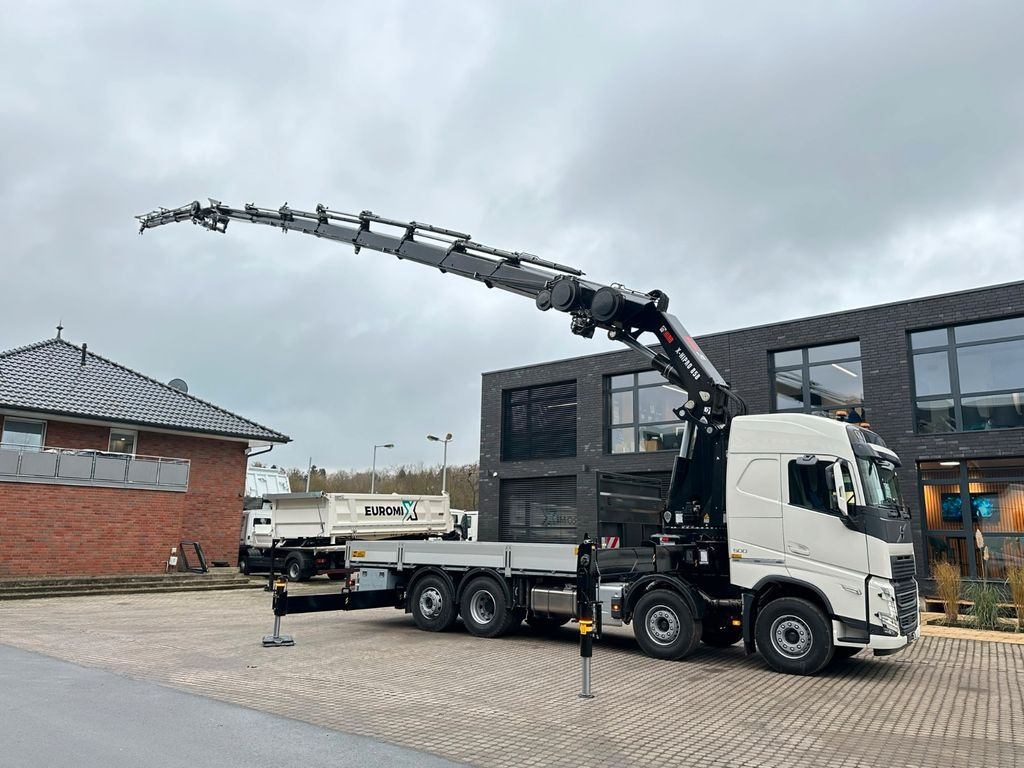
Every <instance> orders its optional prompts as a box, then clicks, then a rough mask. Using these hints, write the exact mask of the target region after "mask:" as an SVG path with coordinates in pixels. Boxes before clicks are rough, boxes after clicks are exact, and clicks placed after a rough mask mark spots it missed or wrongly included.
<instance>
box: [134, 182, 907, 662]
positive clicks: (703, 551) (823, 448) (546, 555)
mask: <svg viewBox="0 0 1024 768" xmlns="http://www.w3.org/2000/svg"><path fill="white" fill-rule="evenodd" d="M138 219H139V221H140V225H141V226H140V231H141V232H144V231H145V230H146V229H150V228H153V227H157V226H160V225H162V224H169V223H173V222H181V221H190V222H192V223H194V224H198V225H200V226H202V227H205V228H206V229H209V230H212V231H214V232H220V233H223V232H225V231H226V230H227V227H228V224H229V223H230V222H232V221H240V222H247V223H252V224H265V225H268V226H272V227H276V228H279V229H282V230H284V231H286V232H288V231H295V232H301V233H305V234H309V235H313V236H314V237H321V238H327V239H329V240H335V241H338V242H342V243H346V244H348V245H350V246H353V247H354V249H355V251H356V253H358V252H359V251H360V250H361V249H364V248H365V249H368V250H372V251H378V252H381V253H386V254H391V255H393V256H396V257H397V258H399V259H402V260H406V261H411V262H417V263H420V264H424V265H427V266H431V267H434V268H436V269H439V270H440V271H441V272H444V273H448V274H453V275H457V276H460V277H464V278H469V279H471V280H475V281H477V282H480V283H483V284H484V285H485V286H487V287H488V288H499V289H502V290H505V291H509V292H512V293H515V294H518V295H521V296H524V297H527V298H530V299H532V300H533V301H534V302H535V304H536V306H537V308H538V309H540V310H543V311H548V310H552V309H554V310H556V311H558V312H563V313H566V314H568V315H569V316H570V330H571V331H572V332H573V333H575V334H577V335H580V336H584V337H591V336H593V334H594V332H595V331H596V330H597V329H601V330H603V331H606V332H607V334H608V336H609V338H611V339H614V340H616V341H620V342H622V343H624V344H625V345H627V346H628V347H630V348H631V349H633V350H635V351H636V352H637V353H638V354H640V355H642V356H643V357H644V358H646V360H647V361H648V363H649V364H650V366H651V367H652V368H653V369H654V370H656V371H658V372H659V373H660V374H661V375H662V376H664V377H665V379H666V380H667V381H668V382H669V383H670V384H671V385H674V386H675V387H678V388H679V389H680V390H681V391H682V394H681V396H680V400H681V402H680V404H679V407H678V408H676V409H674V411H675V414H676V415H677V417H678V418H679V419H680V420H681V421H682V422H683V428H682V436H681V447H680V450H679V454H678V456H677V457H676V459H675V463H674V466H673V471H672V478H671V481H670V485H669V491H668V498H667V503H666V506H665V509H664V513H663V516H662V520H663V525H662V533H661V534H660V535H658V536H655V537H654V538H653V540H651V541H650V542H646V543H645V546H640V547H633V548H624V549H596V550H595V551H594V553H593V554H594V557H593V558H592V559H590V560H589V563H590V566H589V575H588V574H587V573H584V571H586V570H588V569H587V568H582V567H581V563H580V562H579V561H580V560H587V559H588V558H589V557H590V555H589V553H590V549H591V547H590V543H589V542H587V543H585V544H584V545H583V546H581V547H578V548H577V547H573V546H572V545H563V544H530V543H505V542H469V541H397V542H396V541H350V542H348V543H347V545H346V552H345V566H346V568H347V569H348V570H349V572H350V574H351V578H350V580H349V582H348V586H346V587H344V588H343V589H342V591H341V592H340V593H338V594H336V595H328V596H324V595H317V596H308V597H305V598H304V597H292V598H286V599H285V602H286V604H287V611H288V612H290V613H297V612H304V611H312V610H327V609H347V610H352V609H357V608H369V607H382V606H394V607H396V608H399V609H402V610H405V611H407V612H409V613H411V614H412V617H413V620H414V621H415V623H416V624H417V626H419V627H420V628H421V629H425V630H429V631H442V630H446V629H449V628H451V627H452V626H453V625H454V623H455V622H456V620H457V618H458V617H459V616H460V615H461V617H462V620H463V623H464V624H465V626H466V628H467V629H468V631H469V632H470V633H472V634H474V635H477V636H482V637H496V636H498V635H502V634H505V633H507V632H509V631H511V630H512V629H513V628H515V627H517V626H518V625H519V624H521V623H522V621H523V620H526V621H527V622H529V623H530V624H531V625H533V626H537V627H552V626H559V625H561V624H564V623H566V622H567V621H569V620H571V619H582V620H583V621H582V622H581V623H587V622H589V615H588V616H587V618H586V619H584V616H583V614H588V612H589V610H590V608H591V607H592V606H593V605H599V606H600V609H599V611H598V614H597V616H596V619H597V627H598V628H600V626H601V625H602V624H610V625H622V624H632V626H633V631H634V634H635V636H636V639H637V642H638V644H639V645H640V647H641V649H643V651H644V652H645V653H647V654H648V655H650V656H653V657H656V658H662V659H680V658H683V657H685V656H687V655H689V654H690V653H692V652H693V651H694V650H695V649H696V647H697V646H698V645H699V644H700V643H701V642H702V641H703V642H704V643H705V644H707V645H711V646H727V645H732V644H734V643H736V642H739V641H740V640H742V641H743V643H744V646H745V648H746V650H747V651H748V652H750V653H752V652H755V651H757V652H759V653H760V654H761V655H762V656H763V657H764V659H765V660H766V661H767V663H768V664H769V665H770V666H772V667H773V668H775V669H776V670H779V671H781V672H787V673H793V674H814V673H816V672H818V671H819V670H821V669H822V668H823V667H824V666H825V665H827V664H828V663H829V662H830V661H831V660H832V659H833V658H834V657H847V656H852V655H853V654H855V653H857V652H858V651H861V650H865V649H868V650H871V651H873V652H874V653H875V654H876V655H885V654H889V653H894V652H896V651H899V650H901V649H903V648H905V647H906V646H907V645H909V644H910V643H911V642H913V641H914V640H916V638H917V636H918V632H919V628H918V607H917V606H918V593H917V582H916V580H915V573H916V568H915V563H914V553H913V545H912V544H911V543H910V541H909V536H908V535H907V528H908V527H909V526H908V520H909V512H908V509H907V507H906V505H905V504H904V503H903V500H902V497H901V495H900V489H899V484H898V482H897V479H896V468H897V467H898V466H899V459H898V457H897V456H896V454H895V453H894V452H893V451H892V450H890V449H889V448H888V447H886V445H885V443H884V441H883V440H882V439H881V437H879V436H878V435H877V434H875V433H874V432H872V431H870V430H868V429H866V428H864V427H862V426H858V425H855V424H847V423H843V422H840V421H837V420H834V419H830V418H827V417H824V416H816V415H810V414H791V413H785V414H767V415H746V408H745V406H744V404H743V401H742V400H741V399H740V398H739V397H738V396H737V395H736V394H735V393H734V392H732V390H731V389H730V387H729V386H728V384H727V383H726V381H725V380H724V379H723V377H722V376H721V375H720V374H719V372H718V371H717V370H716V369H715V367H714V366H713V365H712V364H711V362H710V361H709V360H708V358H707V357H706V356H705V355H704V353H703V352H702V351H701V349H700V347H699V346H698V345H697V343H696V342H695V341H694V340H693V338H692V337H691V336H690V334H689V333H687V331H686V329H685V328H684V327H683V326H682V324H681V323H680V322H679V321H678V320H677V319H676V318H675V317H674V316H673V315H671V314H670V313H669V312H668V305H669V298H668V296H667V295H666V294H665V293H663V292H661V291H658V290H652V291H648V292H643V291H637V290H632V289H629V288H626V287H624V286H622V285H618V284H612V285H603V284H600V283H597V282H594V281H592V280H589V279H587V278H586V277H585V275H584V273H583V272H581V271H580V270H578V269H576V268H574V267H570V266H566V265H563V264H559V263H556V262H553V261H548V260H546V259H542V258H540V257H538V256H535V255H533V254H530V253H525V252H514V251H507V250H502V249H498V248H493V247H491V246H487V245H483V244H481V243H478V242H476V241H474V240H473V239H472V237H470V235H468V234H466V233H462V232H458V231H455V230H452V229H446V228H442V227H436V226H432V225H429V224H423V223H418V222H415V221H410V222H405V221H398V220H395V219H387V218H384V217H381V216H378V215H376V214H374V213H371V212H369V211H363V212H362V213H359V214H347V213H339V212H336V211H332V210H329V209H328V208H327V207H326V206H323V205H318V206H316V209H315V211H311V212H310V211H300V210H296V209H293V208H290V207H288V206H287V205H285V206H282V207H281V208H279V209H276V210H274V209H268V208H258V207H256V206H254V205H245V206H243V207H242V208H232V207H230V206H226V205H223V204H222V203H220V202H219V201H215V200H210V202H209V205H205V206H204V205H201V204H200V203H198V202H194V203H192V204H190V205H186V206H183V207H180V208H174V209H159V210H156V211H153V212H151V213H148V214H145V215H143V216H139V217H138ZM645 334H652V335H653V336H654V337H655V338H656V339H657V346H656V347H654V348H651V347H648V346H647V345H645V344H644V343H643V342H642V341H641V340H640V339H641V337H642V336H644V335H645ZM580 552H586V553H587V555H585V556H584V555H581V554H580ZM578 571H579V573H578ZM591 575H592V576H594V577H596V578H594V579H593V581H594V590H593V592H594V594H593V595H589V594H588V595H585V594H583V593H582V592H581V590H582V589H583V585H584V584H589V583H590V582H591V579H590V576H591ZM279 613H280V612H279Z"/></svg>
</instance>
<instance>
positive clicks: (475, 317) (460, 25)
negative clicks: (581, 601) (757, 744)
mask: <svg viewBox="0 0 1024 768" xmlns="http://www.w3.org/2000/svg"><path fill="white" fill-rule="evenodd" d="M1018 8H1019V6H1018V5H1016V4H1010V3H987V4H985V5H984V6H981V5H974V6H970V7H968V6H963V5H959V4H942V3H927V4H924V3H920V4H916V5H915V4H904V5H901V6H899V7H898V8H896V9H895V10H893V9H881V8H875V7H869V6H862V5H859V4H839V5H830V6H829V7H828V8H827V9H825V8H824V7H822V8H821V9H808V8H806V7H796V6H792V7H788V8H787V7H785V6H779V5H778V4H776V3H771V4H748V3H743V4H718V5H716V6H714V7H712V6H706V7H701V6H688V7H684V6H679V5H678V4H671V3H661V4H658V3H654V4H645V5H644V6H643V8H642V11H637V10H636V9H635V8H634V7H630V8H629V9H626V8H624V7H623V6H621V5H619V4H613V3H603V4H602V3H598V4H589V5H587V6H582V5H579V4H568V3H565V4H561V3H522V4H515V5H508V6H500V5H490V4H464V3H450V4H429V5H428V4H381V3H365V4H359V3H356V4H346V5H345V6H343V7H339V6H337V5H336V4H334V3H319V4H303V5H302V6H289V7H286V8H282V7H281V6H280V5H274V6H272V5H269V4H267V5H262V4H260V3H233V4H214V5H210V4H204V5H198V4H189V3H181V2H176V3H169V2H168V3H151V4H145V5H138V4H130V3H123V4H117V3H115V4H96V5H87V4H78V3H70V2H52V3H49V4H46V5H42V4H36V5H33V6H32V7H31V8H25V9H23V11H22V12H20V13H19V14H17V15H13V14H8V17H7V18H5V24H4V26H3V28H0V71H2V72H4V73H5V74H4V75H3V76H2V77H0V142H2V143H3V145H4V147H5V156H4V160H3V167H2V173H0V227H2V229H3V231H4V233H5V242H4V245H3V248H2V251H0V259H2V265H3V267H4V273H5V275H4V277H5V280H4V282H5V290H4V292H3V298H2V300H0V347H4V348H6V347H10V346H15V345H18V344H22V343H26V342H29V341H33V340H36V339H38V338H41V337H43V336H46V335H49V334H50V333H52V328H53V326H54V325H55V324H56V322H57V318H58V316H62V317H63V318H64V321H65V325H66V326H67V328H68V330H67V331H66V332H65V335H66V336H67V337H69V338H71V339H72V340H74V341H82V340H85V341H88V342H89V345H90V348H92V349H95V350H96V351H97V352H99V353H100V354H105V355H107V356H109V357H112V358H113V359H115V360H119V361H123V362H125V363H127V364H129V365H131V366H133V367H136V368H138V369H140V370H142V371H144V372H147V373H150V374H152V375H154V376H156V377H158V378H164V379H169V378H171V377H173V376H182V377H184V378H186V379H187V380H189V382H190V384H191V385H192V387H193V391H195V392H197V393H198V394H200V395H201V396H203V397H206V398H209V399H211V400H213V401H214V402H217V403H219V404H223V405H224V406H226V407H229V408H231V409H234V410H237V411H239V412H240V413H242V414H244V415H246V416H249V417H251V418H254V419H257V420H258V421H262V422H264V423H266V424H267V425H269V426H271V427H273V428H276V429H280V430H282V431H284V432H287V433H289V434H291V435H292V436H293V437H295V438H296V442H295V444H294V445H293V446H291V447H288V448H285V449H278V450H277V451H275V453H274V454H272V456H274V457H276V458H277V459H278V460H279V461H284V462H286V463H289V464H295V465H298V464H303V463H304V462H305V460H306V457H308V456H309V455H313V456H314V460H315V461H317V462H318V463H320V464H326V465H328V466H362V465H366V464H368V463H369V453H370V448H371V447H372V444H373V443H374V442H381V441H385V440H387V441H394V442H395V443H397V444H398V446H399V447H398V448H396V449H395V451H393V452H389V455H388V457H387V459H386V460H387V461H413V462H415V461H427V462H435V461H437V460H438V459H439V456H438V455H437V454H438V452H437V451H436V450H435V449H436V446H433V445H431V444H428V443H427V442H426V440H425V437H424V436H425V435H426V433H427V432H430V431H439V430H441V431H447V430H451V431H452V432H454V433H455V434H456V441H455V442H453V443H452V446H451V452H450V455H451V457H452V458H453V460H456V461H471V460H473V459H475V458H476V455H477V446H478V430H479V410H478V404H479V394H480V392H479V390H480V372H481V371H485V370H491V369H497V368H505V367H511V366H515V365H520V364H525V363H531V362H538V361H542V360H545V359H550V358H555V357H565V356H570V355H580V354H587V353H590V352H598V351H602V350H606V349H613V348H614V347H613V346H612V345H611V344H610V342H608V341H607V340H601V339H594V340H592V341H589V342H588V341H586V340H581V339H578V338H575V337H572V336H571V335H570V334H569V333H568V330H567V324H566V323H565V318H564V317H563V316H555V315H554V313H548V314H546V315H543V314H540V313H537V312H536V311H535V310H533V309H532V307H531V306H530V305H529V303H528V302H524V301H523V300H522V299H519V298H518V297H513V296H508V295H502V294H500V293H499V292H497V291H491V292H488V291H486V290H485V289H483V288H481V287H480V286H476V285H471V284H468V283H466V282H465V281H460V280H458V279H455V278H452V277H449V276H442V275H438V274H433V273H430V272H428V271H426V270H422V269H420V268H418V267H414V266H411V265H407V264H398V263H396V262H395V261H394V260H393V259H390V258H388V257H384V256H382V255H379V254H371V253H367V252H363V253H361V254H359V255H358V256H356V255H354V254H353V253H352V252H351V251H350V250H348V249H345V248H342V247H338V246H332V245H331V244H329V243H324V242H318V241H315V240H313V239H310V238H302V237H301V236H296V235H288V236H283V235H280V234H278V233H275V232H273V231H267V230H265V229H263V228H257V227H245V226H239V225H236V226H234V227H232V229H231V231H229V232H228V233H227V234H226V235H224V236H215V235H212V234H210V233H206V232H203V231H199V230H197V229H195V228H193V227H191V226H190V225H186V224H182V225H177V226H175V227H167V228H164V229H161V230H157V231H154V232H150V233H147V235H146V236H145V237H144V238H139V237H138V236H137V235H136V234H135V229H134V227H133V222H132V219H131V216H132V215H134V214H136V213H142V212H144V211H146V210H148V209H150V208H152V207H155V206H157V205H179V204H182V203H185V202H188V201H189V200H192V199H194V198H195V197H197V196H198V197H203V196H206V195H211V196H214V197H217V198H219V199H222V200H225V201H226V202H231V203H242V202H249V201H254V202H257V203H258V204H260V205H266V206H276V205H279V204H281V203H283V202H285V201H288V202H289V203H291V204H292V205H294V206H296V207H312V206H313V205H315V204H316V203H317V202H325V203H328V204H330V205H331V206H333V207H335V208H338V209H342V210H345V209H348V210H359V209H362V208H371V209H374V210H377V211H378V212H380V213H383V214H386V215H390V216H395V217H398V218H408V219H418V220H421V221H422V220H425V221H432V222H434V223H437V224H440V225H444V226H449V227H452V228H456V229H460V230H467V231H469V232H471V233H472V234H473V235H474V236H475V237H477V238H478V239H480V240H482V241H484V242H487V243H490V244H494V245H497V246H501V247H507V248H511V249H516V250H529V251H533V252H537V253H540V254H542V255H544V256H547V257H549V258H552V259H555V260H560V261H565V262H568V263H572V264H577V265H579V266H582V267H584V268H585V269H586V270H587V271H588V273H590V274H591V275H593V276H594V277H596V278H597V279H600V280H605V281H621V282H624V283H626V284H628V285H631V286H636V287H639V288H643V289H650V288H655V287H657V288H663V289H665V290H667V291H668V292H669V293H670V294H671V295H672V297H673V307H674V309H675V311H676V313H677V314H678V315H679V316H680V318H681V319H682V320H683V322H684V323H686V324H687V325H688V326H689V327H690V329H691V330H692V331H694V332H697V333H699V332H706V331H711V330H719V329H724V328H729V327H736V326H739V325H747V324H752V323H756V322H768V321H773V320H778V319H782V318H786V317H795V316H800V315H803V314H809V313H813V312H822V311H828V310H829V309H833V308H835V307H836V306H840V305H841V306H851V305H856V304H867V303H875V302H877V301H883V300H892V299H898V298H901V297H903V296H909V295H913V294H915V293H916V292H919V291H927V290H943V289H946V290H949V289H955V288H958V287H961V286H962V285H965V284H973V283H974V282H975V281H977V280H981V279H984V280H990V279H1001V280H1008V279H1016V278H1020V277H1022V275H1021V274H1020V268H1019V264H1020V261H1021V260H1020V258H1019V257H1020V253H1021V250H1022V248H1021V244H1020V240H1021V232H1022V231H1024V230H1022V229H1021V228H1020V221H1021V217H1024V201H1022V195H1021V193H1020V189H1021V181H1022V178H1021V177H1022V141H1021V139H1020V136H1022V135H1024V132H1022V131H1021V127H1022V126H1021V122H1022V119H1021V118H1022V109H1024V97H1022V87H1021V85H1020V82H1019V72H1020V71H1022V70H1024V66H1022V64H1024V61H1022V58H1024V54H1022V53H1021V49H1020V46H1019V45H1018V44H1017V41H1016V34H1017V30H1019V29H1020V28H1021V26H1022V25H1021V21H1022V19H1021V15H1022V14H1021V12H1020V11H1019V10H1018ZM972 222H973V223H972ZM965 233H966V234H965ZM965 237H966V238H967V240H968V242H967V243H965V244H964V243H962V241H963V239H964V238H965ZM972 247H973V248H975V249H977V252H971V253H970V254H969V256H968V257H964V256H959V257H958V253H960V251H959V250H958V249H963V248H966V249H970V248H972ZM1013 255H1016V257H1017V258H1016V265H1017V266H1016V269H1015V270H1014V268H1013V266H1014V265H1013V264H1010V269H1007V264H1008V263H1010V262H1012V261H1013V258H1008V256H1010V257H1012V256H1013ZM417 270H419V271H417Z"/></svg>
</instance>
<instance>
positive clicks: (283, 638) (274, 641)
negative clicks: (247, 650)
mask: <svg viewBox="0 0 1024 768" xmlns="http://www.w3.org/2000/svg"><path fill="white" fill-rule="evenodd" d="M282 645H295V640H294V639H292V636H291V635H264V636H263V647H264V648H279V647H280V646H282Z"/></svg>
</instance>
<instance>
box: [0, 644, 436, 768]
mask: <svg viewBox="0 0 1024 768" xmlns="http://www.w3.org/2000/svg"><path fill="white" fill-rule="evenodd" d="M0 745H2V746H0V765H4V766H10V767H11V768H36V767H37V766H38V768H52V767H53V766H75V768H94V767H95V768H122V766H123V768H138V766H146V767H147V768H178V767H179V766H217V767H218V768H233V767H234V766H239V768H242V767H243V766H244V767H245V768H251V766H274V767H275V768H278V767H285V766H302V768H320V766H324V768H326V767H327V766H330V767H331V768H338V767H339V766H353V767H355V766H360V767H361V768H363V767H365V766H368V765H380V766H416V767H417V768H418V767H420V766H423V767H431V768H433V767H436V768H442V767H445V766H455V765H456V763H451V762H448V761H447V760H443V759H441V758H439V757H434V756H433V755H428V754H426V753H424V752H418V751H416V750H412V749H405V748H403V747H395V746H392V745H389V744H383V743H381V742H379V741H375V740H373V739H369V738H366V737H363V736H351V735H347V734H344V733H339V732H338V731H332V730H328V729H327V728H320V727H317V726H315V725H309V724H307V723H301V722H297V721H295V720H290V719H288V718H285V717H277V716H274V715H269V714H266V713H263V712H257V711H255V710H252V709H246V708H245V707H239V706H235V705H233V704H226V703H224V702H221V701H216V700H214V699H208V698H204V697H201V696H194V695H192V694H188V693H182V692H180V691H174V690H171V689H169V688H164V687H162V686H160V685H156V684H154V683H148V682H143V681H140V680H131V679H128V678H125V677H121V676H120V675H116V674H113V673H111V672H104V671H102V670H99V669H89V668H86V667H80V666H78V665H76V664H70V663H68V662H65V661H58V660H56V659H52V658H49V657H47V656H41V655H39V654H37V653H30V652H28V651H23V650H18V649H16V648H11V647H9V646H5V645H0Z"/></svg>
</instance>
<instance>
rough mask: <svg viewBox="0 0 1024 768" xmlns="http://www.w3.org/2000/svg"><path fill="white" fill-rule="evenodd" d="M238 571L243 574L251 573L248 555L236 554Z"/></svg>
mask: <svg viewBox="0 0 1024 768" xmlns="http://www.w3.org/2000/svg"><path fill="white" fill-rule="evenodd" d="M238 572H239V573H241V574H243V575H245V576H248V575H249V574H250V573H252V568H251V567H249V556H248V555H239V556H238Z"/></svg>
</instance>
